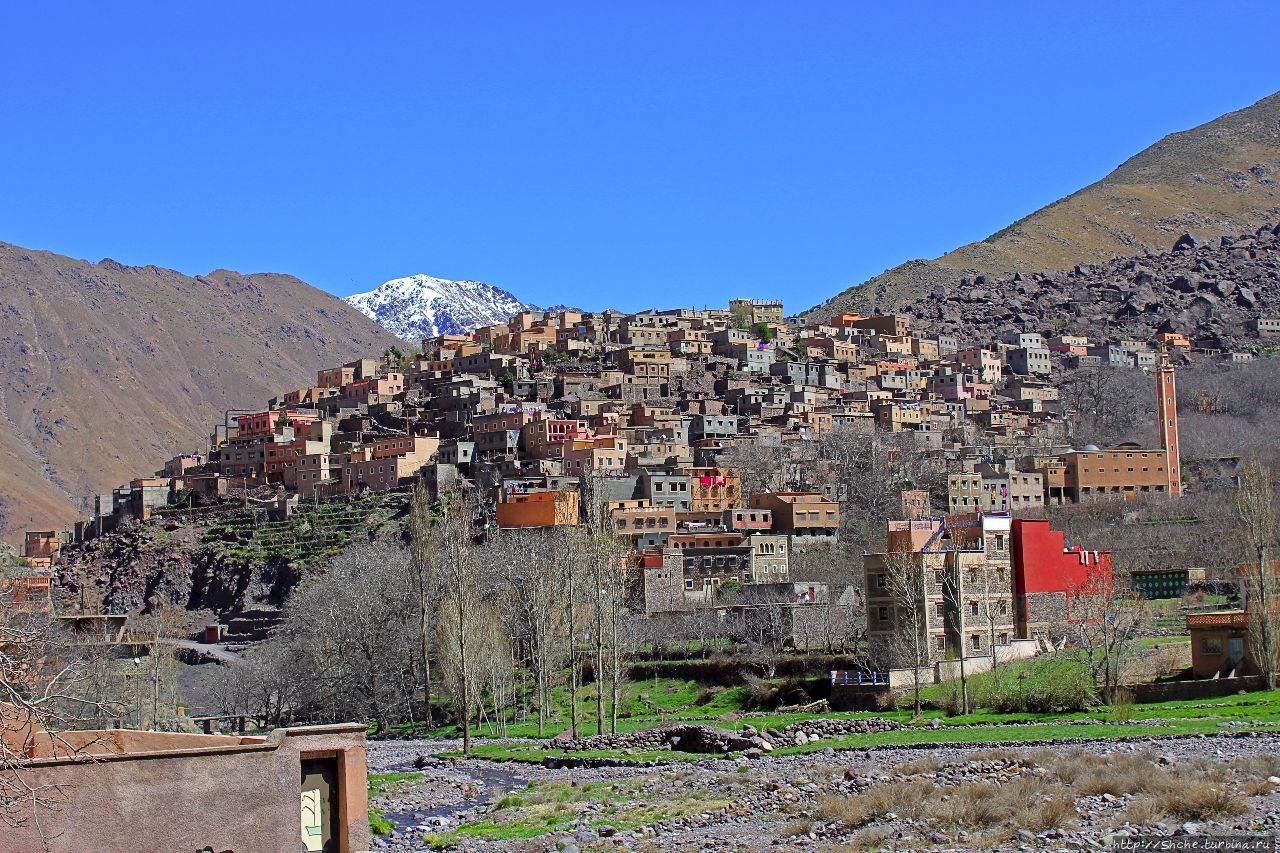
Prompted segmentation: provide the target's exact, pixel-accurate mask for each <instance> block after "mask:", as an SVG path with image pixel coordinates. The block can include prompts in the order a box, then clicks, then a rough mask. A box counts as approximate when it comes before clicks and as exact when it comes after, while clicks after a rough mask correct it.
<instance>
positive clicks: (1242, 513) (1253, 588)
mask: <svg viewBox="0 0 1280 853" xmlns="http://www.w3.org/2000/svg"><path fill="white" fill-rule="evenodd" d="M1278 515H1280V514H1278V513H1277V507H1276V495H1275V478H1274V474H1273V472H1272V470H1271V469H1270V468H1269V467H1268V466H1267V465H1266V464H1265V463H1263V462H1262V461H1261V460H1260V459H1259V458H1257V457H1256V456H1255V457H1250V458H1248V459H1246V460H1245V462H1244V464H1243V466H1242V471H1241V477H1240V488H1239V490H1238V491H1237V493H1236V516H1237V518H1238V519H1239V522H1240V531H1241V534H1242V536H1243V538H1244V540H1245V542H1246V543H1247V545H1248V547H1249V550H1250V552H1251V554H1250V556H1251V560H1250V562H1249V564H1248V566H1247V568H1242V569H1241V580H1242V582H1243V583H1242V586H1243V587H1244V590H1243V591H1244V593H1245V599H1246V609H1247V612H1248V618H1249V646H1250V651H1251V652H1252V653H1253V659H1254V662H1255V663H1256V665H1257V667H1258V671H1259V672H1260V673H1261V674H1262V676H1263V677H1264V678H1265V679H1266V681H1267V686H1268V687H1269V688H1274V687H1275V686H1276V680H1277V678H1276V677H1277V670H1278V668H1280V607H1277V604H1276V595H1277V591H1276V589H1275V577H1274V575H1275V568H1274V566H1273V565H1272V564H1273V559H1272V557H1271V553H1272V548H1273V546H1274V544H1275V541H1276V525H1277V518H1278Z"/></svg>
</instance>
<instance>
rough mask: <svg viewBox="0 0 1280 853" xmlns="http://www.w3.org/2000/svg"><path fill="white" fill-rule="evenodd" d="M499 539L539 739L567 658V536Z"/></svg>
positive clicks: (526, 534)
mask: <svg viewBox="0 0 1280 853" xmlns="http://www.w3.org/2000/svg"><path fill="white" fill-rule="evenodd" d="M497 541H498V542H500V543H501V544H502V545H504V546H505V547H506V548H507V550H508V554H509V557H508V558H507V560H506V568H507V572H508V577H509V582H510V590H511V593H512V594H511V595H510V596H509V601H510V612H511V615H512V616H513V617H514V630H513V632H512V633H513V635H515V636H517V637H520V638H521V639H522V641H523V643H524V645H525V647H526V649H527V655H528V660H529V668H530V670H531V675H532V677H533V681H534V705H535V706H536V707H537V714H538V736H539V737H541V736H542V735H543V733H544V728H545V726H546V722H547V714H548V711H550V710H551V707H552V702H551V691H552V688H554V687H555V682H556V676H557V674H558V673H559V672H560V670H561V668H562V666H563V663H564V660H565V651H564V650H565V637H564V630H563V627H564V626H563V623H564V609H563V603H564V602H563V594H562V593H563V586H562V582H563V580H564V576H565V573H564V572H563V571H562V570H561V567H560V565H559V564H560V563H561V562H562V561H563V560H564V559H565V556H566V555H565V547H564V545H565V536H564V533H563V531H562V530H561V529H560V528H551V529H548V530H528V531H525V530H521V531H514V530H513V531H505V532H504V533H503V534H502V535H501V536H500V537H497Z"/></svg>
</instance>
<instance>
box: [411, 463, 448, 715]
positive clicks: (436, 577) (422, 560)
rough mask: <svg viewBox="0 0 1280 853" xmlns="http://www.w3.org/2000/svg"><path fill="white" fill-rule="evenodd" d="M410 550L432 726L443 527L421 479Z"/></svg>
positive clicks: (426, 709)
mask: <svg viewBox="0 0 1280 853" xmlns="http://www.w3.org/2000/svg"><path fill="white" fill-rule="evenodd" d="M409 552H410V554H411V555H412V557H413V571H412V573H411V575H410V577H411V579H412V585H413V590H414V593H415V597H416V601H417V612H418V642H419V645H420V647H421V655H422V689H423V693H424V695H425V701H424V710H423V713H424V714H425V715H426V720H425V722H426V725H427V728H431V726H432V710H431V698H432V695H431V694H432V689H431V688H432V683H431V659H432V655H431V646H432V641H433V639H434V637H435V616H436V613H437V611H438V610H439V607H440V555H441V553H442V548H441V542H440V529H439V528H438V527H437V525H436V523H435V518H434V517H433V514H432V510H431V498H430V495H429V494H428V492H427V485H426V483H425V482H424V481H421V480H419V481H418V484H417V485H416V486H415V487H414V490H413V497H412V499H411V500H410V504H409Z"/></svg>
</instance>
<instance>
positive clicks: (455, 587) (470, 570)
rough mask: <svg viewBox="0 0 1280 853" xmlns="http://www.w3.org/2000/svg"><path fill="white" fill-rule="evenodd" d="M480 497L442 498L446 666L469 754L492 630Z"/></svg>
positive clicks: (466, 495) (447, 496)
mask: <svg viewBox="0 0 1280 853" xmlns="http://www.w3.org/2000/svg"><path fill="white" fill-rule="evenodd" d="M477 514H478V508H477V506H476V499H475V497H474V496H473V495H471V494H467V493H454V494H449V495H445V496H444V499H443V500H442V501H441V515H442V519H441V522H440V528H441V529H440V534H441V560H440V580H441V588H442V590H443V593H444V607H443V608H442V611H443V613H446V614H447V617H446V618H445V619H444V620H443V621H442V623H441V634H442V637H443V639H444V640H445V645H446V650H447V653H448V657H447V660H448V661H449V663H450V664H451V665H450V666H449V667H447V669H446V673H447V675H449V676H451V677H450V678H449V682H450V687H451V692H452V693H453V697H454V707H455V708H456V709H458V715H459V717H460V718H461V719H460V720H459V722H460V723H461V725H462V752H463V754H464V755H470V754H471V714H472V710H473V708H474V705H475V696H474V695H473V694H474V691H475V689H476V684H475V682H476V677H475V674H476V660H475V651H476V647H477V646H479V645H480V643H481V642H484V641H485V638H486V634H487V632H488V631H489V630H490V625H489V621H490V619H489V617H490V614H488V613H486V607H485V606H484V605H485V601H486V599H485V592H486V577H485V571H484V566H483V564H482V562H481V560H480V557H479V554H478V553H477V547H476V546H477V541H476V530H475V520H476V516H477Z"/></svg>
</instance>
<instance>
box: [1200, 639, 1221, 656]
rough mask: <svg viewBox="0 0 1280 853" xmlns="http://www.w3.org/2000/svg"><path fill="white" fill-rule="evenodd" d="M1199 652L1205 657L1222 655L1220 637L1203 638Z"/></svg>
mask: <svg viewBox="0 0 1280 853" xmlns="http://www.w3.org/2000/svg"><path fill="white" fill-rule="evenodd" d="M1200 650H1201V651H1202V652H1204V653H1205V654H1206V655H1220V654H1222V638H1221V637H1204V638H1202V639H1201V640H1200Z"/></svg>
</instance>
